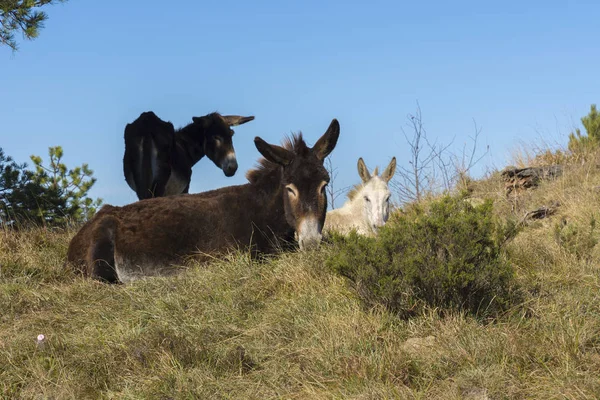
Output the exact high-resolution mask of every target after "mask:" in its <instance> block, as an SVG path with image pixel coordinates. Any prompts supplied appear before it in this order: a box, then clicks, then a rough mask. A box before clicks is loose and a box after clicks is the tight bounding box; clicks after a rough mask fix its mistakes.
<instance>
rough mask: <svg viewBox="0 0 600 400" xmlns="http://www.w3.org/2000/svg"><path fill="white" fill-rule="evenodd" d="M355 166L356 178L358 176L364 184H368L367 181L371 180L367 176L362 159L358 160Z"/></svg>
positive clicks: (367, 171) (368, 175) (369, 175)
mask: <svg viewBox="0 0 600 400" xmlns="http://www.w3.org/2000/svg"><path fill="white" fill-rule="evenodd" d="M356 166H357V167H358V176H360V179H362V181H363V182H365V183H366V182H368V181H369V179H371V174H369V170H368V169H367V166H366V165H365V162H364V161H363V159H362V157H361V158H359V159H358V164H357V165H356Z"/></svg>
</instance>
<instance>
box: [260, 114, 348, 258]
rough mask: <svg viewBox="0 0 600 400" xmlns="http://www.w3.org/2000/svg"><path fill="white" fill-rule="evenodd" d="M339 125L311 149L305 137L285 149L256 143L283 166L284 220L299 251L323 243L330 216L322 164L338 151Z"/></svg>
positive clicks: (261, 142)
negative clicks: (295, 237) (324, 228)
mask: <svg viewBox="0 0 600 400" xmlns="http://www.w3.org/2000/svg"><path fill="white" fill-rule="evenodd" d="M339 135H340V124H339V123H338V121H337V120H336V119H334V120H333V121H331V124H330V125H329V128H328V129H327V132H325V134H324V135H323V136H321V138H320V139H319V140H318V141H317V143H315V145H314V146H313V147H312V148H309V147H308V146H307V145H306V143H305V142H304V140H303V139H302V135H301V134H300V135H298V136H294V137H293V138H292V139H291V140H290V141H289V142H288V143H287V144H286V145H284V147H280V146H275V145H271V144H268V143H267V142H265V141H264V140H262V139H261V138H259V137H256V138H255V139H254V144H255V145H256V148H257V149H258V151H259V152H260V153H261V154H262V155H263V156H264V157H265V158H266V159H267V160H268V161H271V162H273V163H276V164H279V165H280V166H281V182H280V184H281V185H282V186H283V202H284V208H285V218H286V220H287V222H288V224H290V226H292V227H293V228H294V229H295V230H296V233H297V234H298V243H299V245H300V249H301V250H304V249H309V248H314V247H317V246H318V245H319V243H320V242H321V230H322V228H323V223H324V222H325V214H326V213H327V196H326V193H325V186H327V183H329V174H328V173H327V170H326V169H325V168H324V167H323V160H324V159H325V157H327V156H328V155H329V153H331V151H332V150H333V149H334V148H335V145H336V143H337V140H338V137H339Z"/></svg>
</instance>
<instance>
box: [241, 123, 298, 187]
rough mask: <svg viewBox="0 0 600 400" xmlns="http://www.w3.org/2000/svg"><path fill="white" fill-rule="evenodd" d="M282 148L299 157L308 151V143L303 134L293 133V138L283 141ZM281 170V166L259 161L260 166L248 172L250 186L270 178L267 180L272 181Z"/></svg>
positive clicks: (262, 158) (267, 161) (261, 159)
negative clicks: (274, 175)
mask: <svg viewBox="0 0 600 400" xmlns="http://www.w3.org/2000/svg"><path fill="white" fill-rule="evenodd" d="M281 147H283V148H284V149H286V150H289V151H291V152H293V153H295V154H297V155H304V154H305V152H306V151H307V150H308V147H307V146H306V142H305V141H304V138H303V137H302V132H298V133H293V134H292V135H291V136H286V137H284V138H283V140H282V141H281ZM280 168H281V166H280V165H279V164H276V163H274V162H272V161H269V160H267V159H266V158H264V157H261V158H260V159H259V160H258V165H257V166H256V167H254V169H251V170H249V171H248V172H246V179H248V182H249V183H250V184H260V183H262V181H264V180H265V178H268V179H266V180H267V181H270V180H271V179H270V178H271V177H272V176H273V173H274V172H275V171H279V169H280Z"/></svg>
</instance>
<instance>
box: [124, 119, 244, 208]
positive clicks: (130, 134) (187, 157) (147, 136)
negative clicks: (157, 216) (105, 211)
mask: <svg viewBox="0 0 600 400" xmlns="http://www.w3.org/2000/svg"><path fill="white" fill-rule="evenodd" d="M253 119H254V117H240V116H238V115H221V114H219V113H212V114H208V115H205V116H204V117H193V118H192V121H193V122H192V123H191V124H188V125H186V126H185V127H183V128H181V129H177V130H175V129H174V127H173V124H172V123H170V122H165V121H163V120H162V119H160V118H158V117H157V116H156V114H154V113H153V112H152V111H147V112H144V113H142V114H140V116H139V117H138V118H137V119H136V120H135V121H133V122H132V123H130V124H127V126H126V127H125V135H124V136H125V155H124V156H123V173H124V174H125V180H126V181H127V184H128V185H129V187H130V188H131V189H133V190H134V191H135V193H136V194H137V197H138V199H140V200H142V199H149V198H152V197H162V196H170V195H175V194H181V193H187V192H188V190H189V187H190V180H191V179H192V167H193V166H194V165H195V164H196V163H197V162H198V161H200V159H201V158H202V157H204V156H205V155H206V156H207V157H208V158H209V159H210V160H212V162H214V163H215V165H216V166H217V167H219V168H221V169H222V170H223V173H224V174H225V176H233V175H234V174H235V171H237V167H238V164H237V160H236V157H235V150H234V149H233V140H232V139H233V130H232V129H231V127H232V126H237V125H241V124H245V123H246V122H249V121H252V120H253Z"/></svg>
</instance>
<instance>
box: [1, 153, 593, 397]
mask: <svg viewBox="0 0 600 400" xmlns="http://www.w3.org/2000/svg"><path fill="white" fill-rule="evenodd" d="M554 161H555V160H554V159H552V157H547V158H539V157H538V158H537V159H535V160H527V163H534V164H535V163H549V162H554ZM560 161H561V162H566V161H569V164H565V172H564V174H563V175H562V176H561V177H559V178H557V179H555V180H553V181H547V182H542V184H541V185H540V187H538V188H537V189H531V190H528V191H526V192H522V193H520V194H518V195H510V196H508V197H507V196H506V195H505V192H504V184H503V182H502V181H501V179H500V176H499V174H498V173H496V174H493V175H491V176H490V177H489V178H487V179H485V180H482V181H476V182H471V184H470V190H471V191H472V192H471V197H473V198H474V199H476V200H474V201H477V199H483V198H491V199H493V200H494V212H495V213H496V215H497V216H498V217H499V218H501V219H507V220H508V219H512V220H521V219H522V217H523V215H524V214H525V213H526V212H527V211H529V210H533V209H536V208H538V207H541V206H544V205H550V204H552V203H554V202H559V203H560V207H559V208H558V211H557V213H556V214H554V215H552V216H550V217H548V218H545V219H542V220H539V221H524V222H523V223H522V228H521V230H520V231H519V233H518V234H517V236H516V237H514V238H513V239H512V240H511V241H510V242H509V243H508V244H507V245H506V247H505V251H504V253H503V257H505V260H506V261H507V262H509V263H510V264H511V265H512V267H513V268H514V270H515V279H516V281H517V282H518V284H519V285H520V286H521V287H522V288H523V289H524V290H523V293H524V297H523V299H522V300H521V302H520V303H519V304H517V305H514V306H513V307H512V308H510V309H508V310H507V311H505V312H502V313H500V314H499V315H497V316H496V318H494V319H493V320H489V319H488V320H481V319H476V318H475V317H473V316H472V315H471V314H467V313H465V312H461V311H454V312H453V311H446V312H443V313H441V312H438V310H437V309H432V308H427V307H425V308H423V309H422V310H420V311H419V312H418V313H417V315H414V316H412V317H410V318H404V319H402V318H399V317H398V316H397V315H396V314H395V313H393V312H391V311H389V309H386V308H385V307H383V306H378V305H377V304H375V305H373V304H372V303H369V304H370V305H367V303H365V302H363V300H362V298H361V295H360V291H357V290H356V289H355V287H354V286H353V284H352V283H351V282H349V281H348V280H347V279H346V278H344V277H341V276H339V275H337V274H336V273H335V272H333V271H330V270H328V269H327V268H326V267H325V264H326V263H325V261H324V260H326V259H327V258H328V255H329V254H328V253H329V252H332V251H333V250H332V248H327V247H325V248H324V249H322V250H321V251H319V252H314V253H304V254H285V255H282V256H280V257H276V258H273V259H271V260H269V261H265V262H256V261H252V260H250V259H249V258H248V257H247V256H246V255H245V254H232V255H231V256H230V257H229V258H227V259H224V260H215V262H213V263H211V264H210V265H190V268H189V269H188V270H187V271H186V272H184V273H183V274H181V275H180V276H177V277H173V278H164V279H163V278H156V279H148V280H145V281H139V282H135V283H134V284H131V285H127V286H124V285H119V286H110V285H105V284H101V283H98V282H94V281H91V280H84V279H81V278H79V277H76V276H74V275H71V274H70V273H68V272H66V271H65V270H63V268H62V263H63V260H64V257H65V254H66V249H67V245H68V241H69V239H70V238H71V237H72V235H73V234H74V232H73V231H66V232H65V231H55V232H51V231H47V230H42V229H38V230H30V231H25V232H14V231H8V230H7V231H0V393H2V395H3V396H4V397H5V398H54V399H70V398H73V399H83V398H118V399H142V398H157V399H180V398H184V399H193V398H211V399H219V398H232V399H239V398H248V399H266V398H294V399H306V398H310V399H332V398H357V399H381V398H401V399H404V398H406V399H413V398H415V399H417V398H423V399H424V398H426V399H488V398H489V399H504V398H509V399H554V398H569V399H593V398H598V397H600V378H599V376H600V246H597V245H596V242H597V240H598V239H599V238H600V234H599V233H598V227H596V225H597V222H596V221H597V220H598V219H599V218H600V207H599V205H600V192H599V190H598V188H599V187H600V169H599V168H598V164H599V161H600V158H598V157H597V155H591V156H588V157H587V158H586V160H579V159H578V160H566V159H561V160H560ZM39 334H43V335H45V340H44V341H42V342H41V343H39V344H38V343H37V342H36V337H37V336H38V335H39Z"/></svg>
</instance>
